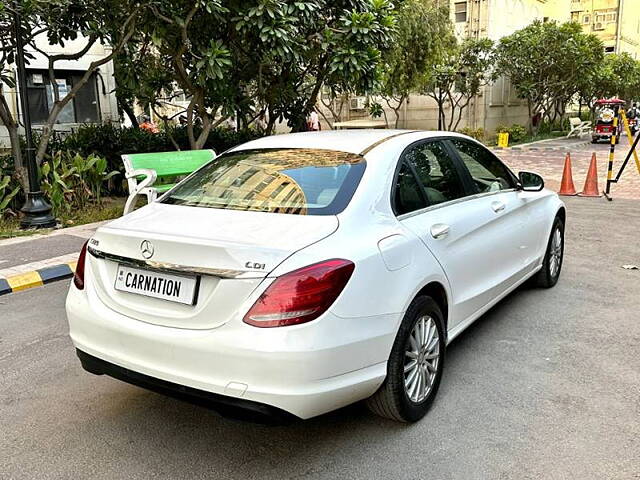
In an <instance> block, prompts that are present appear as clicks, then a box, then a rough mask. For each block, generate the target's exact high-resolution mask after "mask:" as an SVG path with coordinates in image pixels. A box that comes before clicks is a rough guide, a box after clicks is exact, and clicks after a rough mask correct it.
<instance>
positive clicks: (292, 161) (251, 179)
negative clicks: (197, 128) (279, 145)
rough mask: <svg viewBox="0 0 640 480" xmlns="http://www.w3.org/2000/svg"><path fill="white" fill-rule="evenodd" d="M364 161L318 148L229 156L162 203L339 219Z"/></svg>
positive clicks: (363, 167)
mask: <svg viewBox="0 0 640 480" xmlns="http://www.w3.org/2000/svg"><path fill="white" fill-rule="evenodd" d="M365 166H366V162H365V160H364V158H363V157H361V156H360V155H355V154H353V153H345V152H336V151H333V150H316V149H299V148H288V149H262V150H241V151H239V152H230V153H227V154H224V155H221V156H220V157H218V158H216V159H215V160H213V161H212V162H211V163H209V164H207V165H206V166H205V167H203V168H201V169H200V170H199V171H197V172H196V173H195V174H194V175H192V176H190V177H188V178H187V179H185V180H184V181H183V182H181V183H179V184H178V185H177V186H176V187H175V188H174V189H173V190H171V191H170V192H169V193H168V194H167V195H166V196H165V197H163V199H162V202H163V203H172V204H176V205H189V206H194V207H209V208H223V209H227V210H252V211H259V212H273V213H292V214H298V215H335V214H337V213H340V212H341V211H342V210H344V209H345V207H346V206H347V205H348V203H349V201H350V200H351V197H352V196H353V193H354V192H355V190H356V188H357V187H358V183H359V182H360V179H361V178H362V174H363V172H364V169H365Z"/></svg>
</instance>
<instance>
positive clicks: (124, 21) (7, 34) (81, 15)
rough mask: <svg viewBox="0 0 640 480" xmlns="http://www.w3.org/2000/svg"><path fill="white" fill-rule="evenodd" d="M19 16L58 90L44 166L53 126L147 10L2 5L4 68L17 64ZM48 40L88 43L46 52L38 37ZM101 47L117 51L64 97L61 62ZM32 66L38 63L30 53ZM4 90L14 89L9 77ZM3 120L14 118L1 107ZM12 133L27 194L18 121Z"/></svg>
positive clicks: (94, 4) (43, 139)
mask: <svg viewBox="0 0 640 480" xmlns="http://www.w3.org/2000/svg"><path fill="white" fill-rule="evenodd" d="M16 9H17V11H19V12H20V14H21V17H22V27H23V28H22V32H21V37H22V39H23V41H24V43H25V44H26V45H28V46H29V47H30V48H31V49H32V50H34V51H36V52H38V53H40V54H41V55H43V56H44V57H45V58H46V59H47V61H48V75H47V82H48V83H49V85H50V87H51V89H52V96H53V104H52V107H51V110H50V112H49V115H48V117H47V119H46V121H45V122H44V124H43V126H42V134H41V135H40V137H39V143H38V145H37V149H36V161H37V162H38V163H42V160H43V159H44V156H45V153H46V151H47V146H48V144H49V140H50V138H51V135H52V133H53V127H54V125H55V123H56V121H57V119H58V116H59V115H60V112H62V110H63V109H64V107H65V106H66V105H67V104H68V103H69V102H70V101H71V100H72V99H73V98H74V97H75V96H76V95H77V93H78V91H79V90H80V89H81V88H83V87H84V86H85V85H86V84H87V82H88V81H89V79H90V78H91V76H92V75H93V74H94V73H95V72H96V71H97V69H98V68H99V67H100V66H102V65H104V64H106V63H108V62H109V61H111V60H112V59H113V57H114V56H115V55H117V54H118V53H119V52H120V51H121V50H122V49H123V48H124V46H125V45H126V44H127V43H128V42H129V41H130V39H131V38H132V36H133V35H134V33H135V31H136V21H137V19H138V17H139V15H140V12H141V11H142V10H143V6H142V5H141V4H139V3H138V2H136V1H135V0H94V1H86V0H59V1H56V2H51V1H46V0H15V1H13V2H12V3H11V4H9V3H3V4H2V5H0V65H1V66H2V69H4V67H5V66H6V65H8V64H11V63H14V60H15V25H14V13H15V11H16ZM40 35H42V36H44V37H46V39H47V41H48V42H49V44H51V45H59V46H61V47H65V44H66V43H67V42H68V41H70V40H76V39H78V38H82V39H83V40H84V45H83V46H82V47H81V48H80V49H78V50H77V51H74V52H68V51H66V52H65V53H55V54H50V53H49V52H47V51H45V50H43V49H41V48H40V46H39V44H38V42H37V37H38V36H40ZM97 43H103V44H108V45H109V46H110V48H111V52H110V53H109V54H108V55H106V56H104V57H103V58H101V59H99V60H96V61H93V62H92V63H91V64H90V65H89V67H88V69H87V70H86V71H85V73H84V74H83V75H82V77H81V78H80V79H79V80H77V81H76V82H74V84H73V86H72V87H71V89H70V90H69V92H68V93H67V94H66V95H61V94H60V88H59V86H58V83H57V82H56V63H57V62H64V61H70V60H78V59H80V58H82V57H84V56H85V55H86V54H87V53H88V52H89V50H90V49H91V48H92V47H93V46H94V45H96V44H97ZM25 57H26V58H25V61H26V62H27V64H28V63H29V61H30V60H32V59H33V58H34V56H33V54H31V53H27V52H25ZM2 83H3V85H6V86H8V85H9V84H8V83H7V82H6V78H5V77H3V81H2ZM0 117H1V118H2V119H3V121H5V120H7V119H6V118H5V117H11V113H10V111H9V110H8V109H7V108H6V105H3V104H2V102H0ZM5 123H6V124H7V125H8V129H9V130H10V133H9V135H10V139H11V147H12V152H13V155H14V160H15V165H16V172H17V174H18V177H19V178H20V180H21V183H22V184H23V186H24V188H25V189H26V186H27V184H26V174H25V172H24V165H23V161H22V155H21V152H20V144H19V138H18V136H17V122H16V121H15V119H14V120H13V121H11V120H9V122H8V123H7V122H5Z"/></svg>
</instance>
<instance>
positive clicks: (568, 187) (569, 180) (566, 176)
mask: <svg viewBox="0 0 640 480" xmlns="http://www.w3.org/2000/svg"><path fill="white" fill-rule="evenodd" d="M575 194H576V187H575V186H574V185H573V175H571V155H570V154H569V152H567V156H566V157H565V159H564V170H563V172H562V181H561V182H560V191H559V192H558V195H575Z"/></svg>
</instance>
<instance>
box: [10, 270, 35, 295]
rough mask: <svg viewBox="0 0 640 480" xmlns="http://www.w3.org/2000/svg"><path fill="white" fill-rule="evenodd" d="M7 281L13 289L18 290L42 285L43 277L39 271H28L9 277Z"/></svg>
mask: <svg viewBox="0 0 640 480" xmlns="http://www.w3.org/2000/svg"><path fill="white" fill-rule="evenodd" d="M7 283H8V284H9V286H10V287H11V290H12V291H14V292H17V291H19V290H26V289H27V288H31V287H39V286H41V285H42V279H41V278H40V274H38V272H27V273H23V274H21V275H14V276H13V277H9V278H7Z"/></svg>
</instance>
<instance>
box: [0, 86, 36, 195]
mask: <svg viewBox="0 0 640 480" xmlns="http://www.w3.org/2000/svg"><path fill="white" fill-rule="evenodd" d="M0 120H1V121H2V123H3V124H4V126H5V127H6V129H7V132H8V134H9V143H10V144H11V154H12V155H13V165H14V169H15V172H16V177H17V178H18V181H19V182H20V185H22V190H23V191H24V192H28V191H29V176H28V175H27V169H26V167H25V165H24V160H23V159H22V150H21V148H20V136H19V135H18V122H16V121H15V120H14V118H13V116H12V115H11V111H10V110H9V105H8V104H7V102H6V100H5V97H4V92H3V91H2V89H0Z"/></svg>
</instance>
